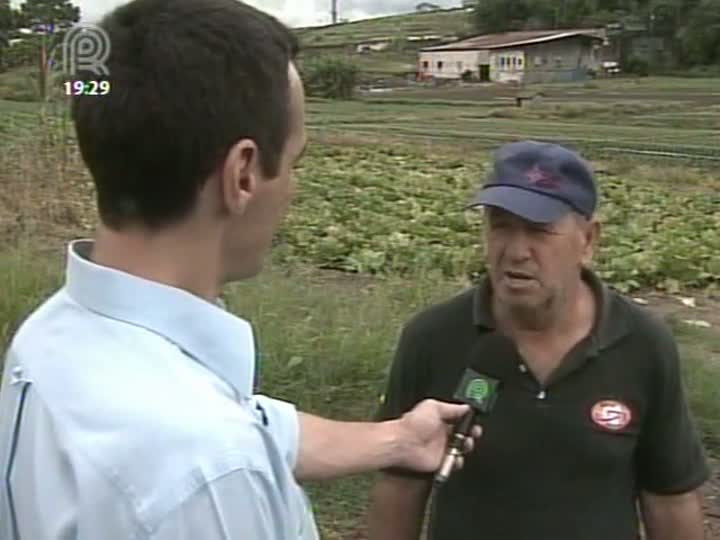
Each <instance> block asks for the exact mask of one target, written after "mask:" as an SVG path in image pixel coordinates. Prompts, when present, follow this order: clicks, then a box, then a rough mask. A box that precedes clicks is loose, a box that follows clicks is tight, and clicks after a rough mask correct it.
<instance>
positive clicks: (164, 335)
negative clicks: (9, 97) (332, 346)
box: [0, 0, 480, 540]
mask: <svg viewBox="0 0 720 540" xmlns="http://www.w3.org/2000/svg"><path fill="white" fill-rule="evenodd" d="M103 27H104V29H105V31H106V33H107V35H108V37H109V38H110V43H111V56H110V58H109V59H108V61H107V67H108V69H109V73H110V75H109V80H110V81H111V87H112V90H111V92H110V94H108V95H104V96H90V95H86V96H76V97H74V98H73V109H72V113H73V120H74V122H75V126H76V130H77V135H78V144H79V147H80V151H81V153H82V156H83V159H84V161H85V163H86V165H87V167H88V169H89V170H90V173H91V175H92V177H93V181H94V183H95V187H96V190H97V195H98V199H97V200H98V209H99V214H100V218H101V224H100V226H99V228H98V231H97V234H96V235H95V238H94V239H92V240H89V239H88V240H78V241H74V242H71V243H70V244H69V246H68V248H67V265H66V276H65V282H64V284H63V286H62V288H61V289H60V290H59V291H57V292H56V293H55V294H54V295H53V296H52V297H50V298H49V299H48V300H47V301H45V302H44V303H43V304H42V305H41V306H40V307H39V308H38V309H37V310H36V311H35V312H34V313H32V314H31V315H30V316H29V317H28V318H27V319H26V320H25V321H24V322H23V324H22V325H21V327H20V329H19V330H18V332H17V333H16V335H15V336H14V337H13V340H12V342H11V346H10V348H9V351H8V352H7V355H6V358H5V368H4V376H3V381H2V387H1V388H0V474H2V484H0V540H121V539H122V540H171V539H172V540H220V539H224V540H237V539H241V538H242V539H243V540H260V539H263V540H264V539H268V540H291V539H292V540H295V539H315V538H317V537H318V533H317V529H316V527H315V523H314V519H313V515H312V511H311V508H310V505H309V504H308V501H307V499H306V497H305V495H304V494H303V491H302V490H301V488H300V487H299V482H302V481H304V480H318V479H326V478H334V477H338V476H340V475H346V474H353V473H357V472H362V471H369V470H375V469H381V468H386V467H390V466H399V467H404V468H411V469H415V470H418V471H433V470H435V469H436V468H437V467H438V466H439V464H440V461H441V459H442V455H443V452H444V450H445V446H446V436H447V429H448V424H450V423H452V422H454V421H456V420H457V419H458V418H459V417H460V416H462V415H463V414H465V413H466V412H467V407H466V406H461V405H451V404H446V403H439V402H436V401H432V400H426V401H424V402H423V403H421V404H419V405H418V406H417V407H416V408H415V409H414V410H413V411H411V412H409V413H407V414H406V415H405V416H403V417H402V418H400V419H398V420H393V421H389V422H383V423H349V422H335V421H330V420H326V419H323V418H319V417H317V416H313V415H309V414H305V413H301V412H299V411H297V410H296V408H295V407H294V405H293V404H291V403H287V402H284V401H281V400H278V399H273V398H270V397H267V396H260V395H255V394H254V391H253V374H254V371H255V368H256V366H255V352H256V351H255V347H254V338H253V330H252V327H251V325H250V323H249V322H247V321H245V320H243V319H241V318H239V317H236V316H234V315H232V314H230V313H228V312H227V311H225V310H224V309H223V307H222V305H221V303H220V302H219V300H218V298H219V296H220V291H221V288H222V286H223V285H224V284H225V283H228V282H232V281H237V280H240V279H246V278H249V277H252V276H255V275H257V273H258V272H260V270H261V269H262V266H263V259H264V258H265V256H266V255H267V254H268V253H269V251H270V247H271V244H272V238H273V235H274V232H275V231H276V230H277V228H278V227H279V225H280V223H281V222H282V219H283V217H284V215H285V213H286V211H287V208H288V205H289V203H290V200H291V196H292V192H293V180H292V167H293V165H294V164H295V163H296V162H297V160H298V159H299V157H300V154H301V153H302V150H303V148H304V146H305V129H304V110H303V101H304V93H303V88H302V83H301V80H300V77H299V75H298V72H297V70H296V68H295V65H294V60H293V59H294V57H295V54H296V52H297V50H296V46H295V44H294V42H293V39H292V36H291V34H290V33H289V32H288V31H287V30H286V29H285V28H284V27H283V26H282V25H280V24H279V23H278V22H277V21H276V20H274V19H272V18H270V17H268V16H267V15H265V14H263V13H261V12H259V11H257V10H255V9H253V8H251V7H249V6H247V5H245V4H243V3H240V2H236V1H235V0H134V1H132V2H130V3H129V4H126V5H124V6H122V7H121V8H119V9H118V10H116V11H115V12H113V13H111V14H110V15H109V16H108V17H107V18H106V19H105V20H104V21H103ZM81 77H84V78H88V79H92V78H96V76H95V75H94V74H82V73H81V74H78V75H77V76H76V78H81ZM473 435H474V437H478V436H479V435H480V430H479V428H478V429H476V430H475V431H474V433H473ZM472 446H473V444H472V439H469V440H468V441H467V445H466V450H468V451H469V450H470V449H472Z"/></svg>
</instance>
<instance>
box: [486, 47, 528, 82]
mask: <svg viewBox="0 0 720 540" xmlns="http://www.w3.org/2000/svg"><path fill="white" fill-rule="evenodd" d="M524 74H525V51H523V50H522V49H515V50H513V49H510V50H502V51H492V52H491V53H490V80H491V81H493V82H502V83H505V82H511V81H514V82H522V80H523V75H524Z"/></svg>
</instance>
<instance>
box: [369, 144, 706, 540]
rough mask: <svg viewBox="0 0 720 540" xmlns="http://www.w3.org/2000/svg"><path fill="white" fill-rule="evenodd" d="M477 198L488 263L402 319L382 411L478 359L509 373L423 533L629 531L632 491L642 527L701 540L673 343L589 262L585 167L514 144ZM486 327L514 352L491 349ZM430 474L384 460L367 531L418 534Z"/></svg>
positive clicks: (635, 523)
mask: <svg viewBox="0 0 720 540" xmlns="http://www.w3.org/2000/svg"><path fill="white" fill-rule="evenodd" d="M471 206H473V207H474V206H482V207H484V209H485V217H486V228H485V247H486V259H487V277H486V278H485V279H484V281H483V282H482V283H481V284H480V285H479V286H477V287H474V288H471V289H469V290H467V291H465V292H463V293H461V294H459V295H457V296H455V297H453V298H450V299H449V300H447V301H444V302H442V303H440V304H437V305H434V306H431V307H430V308H428V309H426V310H424V311H423V312H422V313H420V314H418V315H417V316H415V317H414V318H413V319H412V320H411V321H410V322H409V323H408V324H407V325H406V326H405V328H404V329H403V332H402V335H401V339H400V343H399V346H398V349H397V356H396V359H395V361H394V363H393V365H392V370H391V375H390V379H389V384H388V388H387V393H386V398H385V402H384V404H383V405H382V407H381V409H380V411H379V415H378V416H379V418H381V419H388V418H394V417H397V416H398V415H400V414H402V413H403V412H404V411H406V410H409V409H410V408H411V407H412V406H413V405H414V404H415V403H417V402H418V401H420V400H421V399H423V398H424V397H428V396H433V397H437V398H450V397H452V395H453V391H454V389H455V386H456V385H457V382H458V380H459V379H460V378H461V375H462V373H463V371H464V369H465V367H466V365H467V364H468V363H471V362H472V363H473V365H474V366H475V369H476V370H480V371H481V372H482V373H483V374H485V375H487V376H490V377H493V378H495V379H499V380H500V381H501V383H502V390H501V392H500V394H499V397H498V399H497V402H496V405H495V408H494V409H493V410H492V411H491V412H490V413H489V414H488V416H487V417H486V418H485V420H484V422H483V428H484V436H483V440H482V443H481V444H479V445H478V448H477V450H476V451H475V452H474V453H473V454H472V455H471V456H469V457H467V458H466V462H465V468H464V469H463V470H462V471H461V472H460V473H457V474H456V475H454V476H452V477H451V478H450V480H449V481H448V482H447V484H445V485H444V486H443V487H442V488H441V489H440V490H439V491H438V492H437V493H436V498H435V499H434V503H435V504H434V505H433V508H434V512H433V515H434V518H433V519H432V520H431V523H430V533H431V534H432V536H433V537H434V538H436V539H438V540H477V539H478V538H482V539H483V540H528V539H530V538H538V539H552V540H631V539H634V538H637V537H638V531H639V528H640V527H639V519H638V514H637V507H638V506H639V507H640V509H641V516H642V520H643V522H644V526H645V529H646V531H647V533H648V538H650V539H651V540H671V539H672V540H701V539H702V538H703V519H702V511H701V500H700V496H699V494H698V488H699V487H700V486H701V485H702V484H703V483H704V481H705V480H706V479H707V478H708V472H709V471H708V467H707V465H706V461H705V457H704V451H703V449H702V446H701V442H700V440H699V437H698V434H697V433H696V430H695V428H694V425H693V421H692V419H691V414H690V412H689V410H688V405H687V403H686V398H685V394H684V391H683V383H682V380H681V372H680V366H679V358H678V351H677V347H676V344H675V342H674V340H673V337H672V335H671V332H670V330H669V329H668V328H667V327H666V326H665V325H664V324H663V323H662V322H661V321H660V320H658V319H656V318H655V317H653V316H651V314H650V313H648V312H646V311H644V310H643V309H642V308H639V307H638V306H636V305H635V304H634V303H633V302H631V301H629V300H627V299H626V298H624V297H623V296H621V295H620V294H618V293H617V292H615V291H614V290H612V289H610V288H609V287H608V286H606V285H605V284H604V283H603V282H602V280H601V279H600V278H599V277H598V276H597V275H596V273H594V272H593V271H592V270H591V269H590V263H591V259H592V256H593V250H594V247H595V244H596V240H597V238H598V233H599V226H598V223H597V221H596V219H595V217H594V215H595V211H596V206H597V189H596V185H595V181H594V178H593V174H592V172H591V170H590V167H589V166H588V165H587V163H586V162H585V161H584V160H583V159H582V158H581V157H580V156H578V155H577V154H576V153H574V152H573V151H571V150H569V149H566V148H563V147H561V146H557V145H554V144H545V143H539V142H534V141H524V142H516V143H511V144H508V145H506V146H504V147H503V148H501V149H500V150H499V151H498V153H497V155H496V159H495V163H494V171H493V172H492V174H491V176H490V178H489V181H488V182H487V183H486V185H485V186H484V187H483V188H482V189H481V190H480V192H479V193H478V195H477V196H476V197H475V198H474V200H473V201H472V204H471ZM493 334H500V335H502V336H504V339H507V340H508V341H509V342H510V344H511V346H510V347H509V351H510V352H509V353H508V354H505V355H502V357H498V356H494V355H493V351H492V350H489V347H490V345H488V344H489V343H491V341H490V339H489V338H490V336H492V335H493ZM471 351H472V352H471ZM430 488H431V478H430V476H429V475H427V474H417V473H411V472H408V471H405V470H402V469H399V468H392V469H388V470H386V471H385V472H384V474H383V475H382V477H381V479H380V480H379V481H378V483H377V485H376V486H375V488H374V492H373V500H372V508H371V511H370V516H369V518H370V531H371V533H370V538H371V540H416V539H417V538H418V535H419V532H420V530H421V525H422V520H423V516H424V511H425V507H426V502H427V498H428V495H429V493H430ZM638 503H639V505H638Z"/></svg>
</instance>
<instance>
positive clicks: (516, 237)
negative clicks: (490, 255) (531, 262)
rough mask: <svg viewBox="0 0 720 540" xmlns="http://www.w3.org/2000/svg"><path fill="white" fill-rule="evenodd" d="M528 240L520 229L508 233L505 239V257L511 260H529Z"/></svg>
mask: <svg viewBox="0 0 720 540" xmlns="http://www.w3.org/2000/svg"><path fill="white" fill-rule="evenodd" d="M530 252H531V250H530V238H529V237H528V235H527V234H526V232H525V231H524V230H523V229H521V228H520V227H516V228H514V229H513V230H511V231H510V233H509V234H508V235H507V237H506V243H505V255H506V256H507V257H508V258H509V259H511V260H525V259H528V258H530Z"/></svg>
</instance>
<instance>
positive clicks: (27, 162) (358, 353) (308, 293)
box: [0, 78, 720, 540]
mask: <svg viewBox="0 0 720 540" xmlns="http://www.w3.org/2000/svg"><path fill="white" fill-rule="evenodd" d="M2 83H3V81H2V79H1V78H0V87H1V86H2ZM524 90H525V91H528V92H534V91H542V92H543V93H544V94H545V97H544V98H543V100H542V101H541V102H539V103H537V102H536V103H534V104H532V105H530V106H529V107H523V108H517V107H515V105H514V102H513V96H514V95H515V93H516V91H509V90H498V89H496V88H490V87H477V88H444V89H430V88H417V89H408V90H401V91H393V92H383V93H372V94H368V95H363V96H361V97H360V98H359V99H357V100H354V101H350V102H328V101H322V100H308V103H307V121H308V126H309V135H310V145H309V147H308V151H307V153H306V156H305V158H304V159H303V161H302V162H301V163H300V164H299V165H298V168H297V171H296V177H297V182H298V195H297V199H296V201H295V204H294V205H293V206H292V208H291V211H290V214H289V215H288V218H287V221H286V223H285V225H284V226H283V228H282V230H281V231H280V232H279V233H278V236H277V239H276V246H275V250H274V255H273V257H272V260H271V261H269V265H268V268H267V272H266V273H264V274H263V275H262V276H260V277H258V278H256V279H253V280H251V281H248V282H246V283H241V284H236V285H232V286H230V287H228V290H227V301H228V305H229V307H230V309H231V310H232V311H234V312H236V313H238V314H239V315H241V316H243V317H245V318H247V319H249V320H251V321H252V322H253V324H254V326H255V329H256V331H257V333H258V341H259V347H260V350H261V353H262V390H263V391H264V392H266V393H269V394H271V395H275V396H278V397H281V398H283V399H288V400H291V401H294V402H296V403H297V404H298V405H299V407H301V408H302V409H304V410H308V411H311V412H315V413H318V414H322V415H325V416H329V417H332V418H338V419H347V420H354V419H367V418H369V417H370V415H371V414H372V413H373V412H374V410H375V408H376V406H377V404H378V398H379V395H380V394H381V393H382V391H383V384H384V381H385V376H386V369H387V367H388V365H389V362H390V360H391V358H392V354H393V349H394V346H395V343H396V339H397V335H398V332H399V330H400V328H401V326H402V324H403V323H405V322H406V321H407V320H408V318H409V317H411V316H412V315H413V314H414V313H416V312H417V311H418V310H420V309H422V308H423V307H425V306H427V305H429V304H431V303H433V302H436V301H438V300H441V299H445V298H447V297H448V296H450V295H452V294H455V293H456V292H458V291H460V290H462V289H463V288H465V287H467V286H469V285H470V284H471V282H472V280H473V279H474V278H475V276H476V275H477V273H478V272H480V271H481V270H482V235H481V231H482V220H481V217H480V215H479V214H476V213H474V212H467V211H464V210H463V209H462V207H463V205H464V203H465V202H466V200H467V198H468V197H469V196H470V195H471V194H472V192H473V191H474V189H475V188H476V187H477V186H478V184H479V183H480V182H481V181H482V180H483V178H484V175H485V174H486V173H487V171H488V167H489V164H490V162H489V159H490V157H491V153H492V151H493V150H494V149H495V148H496V147H497V146H498V145H499V144H502V143H503V142H507V141H510V140H516V139H519V138H528V137H532V138H537V139H546V140H548V139H550V140H556V141H560V142H565V143H567V144H571V145H573V146H576V147H577V148H579V149H580V150H582V151H583V152H584V153H586V155H587V156H588V157H589V159H590V160H591V162H592V163H593V165H594V167H595V169H596V171H597V173H598V181H599V184H600V189H601V194H602V199H601V219H602V223H603V232H602V238H601V245H600V248H599V252H598V254H597V259H596V266H597V269H598V271H599V272H600V273H601V275H603V276H604V277H605V278H606V279H607V280H608V281H609V282H610V283H611V284H612V285H613V286H615V287H616V288H618V289H620V290H623V291H627V292H628V294H630V295H631V296H632V297H634V298H638V299H641V300H639V301H645V302H647V303H648V306H649V308H650V309H655V310H658V311H659V312H660V313H662V314H664V315H666V316H667V317H668V320H669V321H670V322H671V324H672V325H673V328H674V329H675V332H676V335H677V338H678V341H679V343H680V348H681V353H682V359H683V371H684V374H685V376H686V382H687V386H688V393H689V396H690V401H691V406H692V409H693V412H694V413H695V415H696V416H697V418H698V422H699V426H700V429H701V430H702V433H703V436H704V440H705V441H706V443H707V445H708V448H710V449H711V450H712V451H713V452H718V451H720V420H718V419H720V390H719V388H720V384H718V382H720V290H719V287H718V286H719V285H720V235H718V233H717V231H718V230H720V196H719V195H718V193H719V192H720V175H718V173H717V169H718V165H720V163H719V162H718V160H720V155H719V153H718V152H719V150H718V148H720V144H719V143H720V135H719V134H720V95H718V92H720V81H717V80H716V81H710V80H705V79H678V80H675V79H643V80H630V81H626V80H619V81H612V84H611V82H607V81H598V82H595V83H592V85H591V86H587V85H547V86H544V87H538V88H533V89H524ZM94 212H95V206H94V199H93V190H92V185H91V182H90V178H89V176H88V174H87V172H86V171H85V169H84V167H83V166H82V163H81V162H80V159H79V157H78V152H77V149H76V147H75V142H74V138H73V133H72V128H71V125H70V124H69V122H68V120H67V115H66V114H63V110H62V108H61V107H50V108H45V109H43V108H41V107H39V106H38V105H37V104H32V103H18V102H11V101H0V287H1V288H2V290H3V291H5V292H6V293H5V294H3V295H2V296H0V344H2V346H3V347H4V346H5V345H6V344H7V340H8V339H9V337H10V335H11V334H12V332H13V331H14V328H16V326H17V324H19V323H20V321H22V319H23V318H24V317H25V316H26V315H27V314H28V313H29V312H30V310H32V309H33V308H34V307H35V306H36V305H37V304H38V303H39V302H41V301H42V300H43V299H44V298H45V296H46V295H47V294H49V293H50V292H52V291H53V290H54V288H55V287H57V286H58V285H59V284H60V283H61V281H62V270H63V265H64V248H65V242H67V241H68V240H70V239H71V238H74V237H79V236H89V235H91V234H92V231H93V228H94V226H95V220H96V218H95V213H94ZM371 480H372V475H359V476H356V477H353V478H349V479H343V480H339V481H335V482H329V483H324V484H318V485H310V486H308V489H309V491H310V495H311V497H312V499H313V501H314V503H315V504H314V506H315V511H316V514H317V517H318V520H319V523H320V527H321V532H322V535H323V538H327V539H330V540H334V539H343V540H360V539H361V538H364V536H363V522H364V516H365V511H366V504H367V493H368V488H369V485H370V482H371ZM714 490H716V487H715V484H713V485H711V486H710V487H709V488H708V494H710V495H712V494H713V493H715V494H717V493H716V491H714ZM713 513H718V508H717V503H716V499H708V515H709V516H711V514H713ZM707 526H708V531H711V538H713V540H715V539H719V538H720V532H717V531H718V529H717V520H715V519H714V518H712V517H710V518H709V519H708V525H707ZM716 534H717V536H715V535H716Z"/></svg>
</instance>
